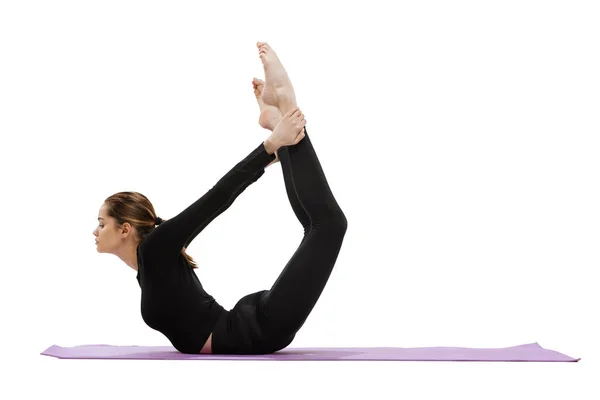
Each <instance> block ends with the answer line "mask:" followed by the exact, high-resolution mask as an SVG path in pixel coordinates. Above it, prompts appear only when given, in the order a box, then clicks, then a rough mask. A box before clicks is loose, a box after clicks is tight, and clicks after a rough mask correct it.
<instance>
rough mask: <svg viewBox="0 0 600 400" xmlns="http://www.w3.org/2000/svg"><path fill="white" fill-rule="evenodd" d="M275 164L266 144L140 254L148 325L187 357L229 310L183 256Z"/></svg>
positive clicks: (159, 230)
mask: <svg viewBox="0 0 600 400" xmlns="http://www.w3.org/2000/svg"><path fill="white" fill-rule="evenodd" d="M274 159H275V154H272V155H270V154H269V153H267V151H266V149H265V147H264V144H263V143H261V144H260V145H259V146H258V147H257V148H256V149H254V150H253V151H252V152H251V153H250V154H249V155H248V156H247V157H246V158H244V159H243V160H242V161H240V162H239V163H238V164H237V165H235V166H234V167H233V168H232V169H231V170H230V171H229V172H228V173H226V174H225V175H224V176H223V177H222V178H221V179H220V180H219V181H218V182H217V183H216V185H214V186H213V187H212V188H211V189H210V190H209V191H208V192H207V193H206V194H204V195H203V196H202V197H201V198H199V199H198V200H196V201H195V202H194V203H193V204H192V205H190V206H189V207H188V208H186V209H185V210H183V211H182V212H181V213H179V214H178V215H177V216H175V217H174V218H171V219H169V220H167V221H165V222H163V223H162V224H160V225H159V226H157V227H156V228H155V229H154V230H153V231H152V232H151V233H150V234H148V236H147V237H146V238H145V239H144V240H143V241H142V242H140V244H139V245H138V248H137V259H138V274H137V280H138V282H139V285H140V288H141V289H142V298H141V313H142V318H143V320H144V322H145V323H146V324H147V325H148V326H149V327H151V328H153V329H155V330H157V331H159V332H161V333H162V334H164V335H165V336H166V337H167V338H168V339H169V341H170V342H171V343H172V344H173V346H174V347H175V348H176V349H177V350H178V351H180V352H182V353H188V354H198V353H200V350H201V349H202V346H203V345H204V343H205V342H206V340H208V337H209V335H210V333H211V332H212V330H213V327H214V326H215V324H216V322H217V320H218V319H219V317H220V316H221V315H222V314H223V313H226V312H228V311H227V310H225V309H224V308H223V307H222V306H221V305H220V304H219V303H218V302H217V301H216V300H215V299H214V298H213V297H212V296H211V295H210V294H208V293H207V292H206V291H205V290H204V289H203V288H202V284H201V283H200V281H199V279H198V276H197V275H196V273H195V272H194V271H193V269H192V267H191V266H190V265H189V264H188V262H187V261H186V259H185V257H184V256H183V255H182V254H181V250H182V248H184V247H186V248H187V247H188V245H189V244H190V242H191V241H192V240H194V238H195V237H196V236H197V235H198V234H199V233H200V232H202V230H203V229H204V228H205V227H206V226H207V225H208V224H209V223H210V222H211V221H212V220H214V219H215V218H216V217H217V216H219V215H220V214H221V213H222V212H223V211H225V210H226V209H227V208H229V206H230V205H231V204H232V203H233V201H234V200H235V199H236V198H237V197H238V196H239V195H240V194H241V193H242V192H243V191H244V190H245V189H246V188H247V187H248V186H249V185H250V184H252V183H254V182H256V181H257V180H258V178H260V177H261V176H262V175H263V174H264V173H265V167H266V166H267V165H268V164H269V163H270V162H271V161H273V160H274Z"/></svg>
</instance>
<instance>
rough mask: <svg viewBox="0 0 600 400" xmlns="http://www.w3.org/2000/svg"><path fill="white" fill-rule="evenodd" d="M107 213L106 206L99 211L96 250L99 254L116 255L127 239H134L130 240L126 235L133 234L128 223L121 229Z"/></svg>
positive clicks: (95, 232) (95, 231)
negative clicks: (127, 233)
mask: <svg viewBox="0 0 600 400" xmlns="http://www.w3.org/2000/svg"><path fill="white" fill-rule="evenodd" d="M106 211H107V208H106V205H105V204H103V205H102V207H100V210H99V211H98V226H97V227H96V229H94V232H93V234H94V236H95V237H96V250H97V251H98V252H99V253H113V254H116V253H117V252H118V249H119V247H120V246H123V244H124V243H125V242H126V240H127V239H132V238H129V236H130V235H126V234H125V233H126V232H131V225H129V224H128V223H126V224H124V226H122V227H120V228H119V227H117V222H116V221H115V219H114V218H112V217H109V216H108V215H107V213H106ZM124 234H125V235H124Z"/></svg>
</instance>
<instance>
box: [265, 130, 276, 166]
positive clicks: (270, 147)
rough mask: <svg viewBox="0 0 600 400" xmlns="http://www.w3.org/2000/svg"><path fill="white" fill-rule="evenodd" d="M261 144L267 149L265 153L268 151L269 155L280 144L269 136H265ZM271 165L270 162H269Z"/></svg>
mask: <svg viewBox="0 0 600 400" xmlns="http://www.w3.org/2000/svg"><path fill="white" fill-rule="evenodd" d="M263 145H264V146H265V150H267V153H269V155H270V156H271V155H273V154H274V153H275V152H276V151H277V150H278V149H279V147H280V146H278V145H277V143H276V142H275V141H274V140H273V139H271V138H270V137H269V138H267V139H266V140H265V141H264V142H263ZM269 165H271V164H269Z"/></svg>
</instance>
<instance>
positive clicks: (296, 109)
mask: <svg viewBox="0 0 600 400" xmlns="http://www.w3.org/2000/svg"><path fill="white" fill-rule="evenodd" d="M298 110H299V108H298V107H294V108H291V109H290V110H288V112H286V113H285V115H286V116H288V117H290V116H292V115H294V113H296V112H297V111H298Z"/></svg>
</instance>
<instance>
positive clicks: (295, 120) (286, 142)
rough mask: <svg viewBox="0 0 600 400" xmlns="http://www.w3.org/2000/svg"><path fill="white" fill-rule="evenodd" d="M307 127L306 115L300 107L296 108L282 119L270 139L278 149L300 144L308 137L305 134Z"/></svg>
mask: <svg viewBox="0 0 600 400" xmlns="http://www.w3.org/2000/svg"><path fill="white" fill-rule="evenodd" d="M305 125H306V120H305V119H304V114H302V111H300V109H299V108H298V107H294V108H292V109H291V110H289V111H288V112H286V113H285V115H284V116H283V117H281V120H280V121H279V123H278V124H277V126H275V129H273V133H272V134H271V136H270V137H269V139H270V140H271V142H273V143H274V144H275V147H276V149H279V148H280V147H281V146H292V145H295V144H298V143H299V142H300V141H301V140H302V139H304V136H306V135H305V134H304V126H305Z"/></svg>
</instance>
